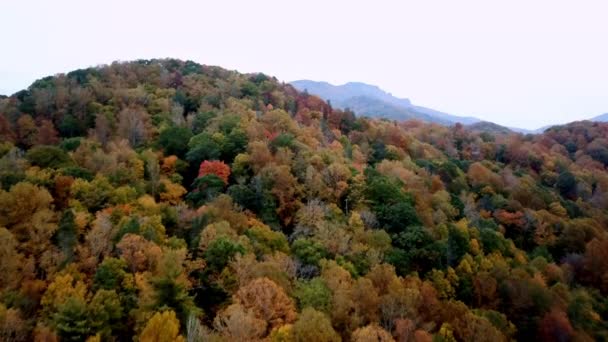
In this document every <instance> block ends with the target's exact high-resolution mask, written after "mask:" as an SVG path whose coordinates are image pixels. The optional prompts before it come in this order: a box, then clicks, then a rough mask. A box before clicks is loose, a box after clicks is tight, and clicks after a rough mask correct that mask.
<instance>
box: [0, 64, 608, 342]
mask: <svg viewBox="0 0 608 342" xmlns="http://www.w3.org/2000/svg"><path fill="white" fill-rule="evenodd" d="M607 295H608V123H597V122H589V121H581V122H574V123H571V124H568V125H564V126H555V127H552V128H549V129H547V130H546V131H545V132H544V133H542V134H536V135H532V134H528V135H523V134H516V133H499V132H488V131H482V130H470V129H468V128H466V127H465V126H462V125H460V124H456V125H453V126H450V127H448V126H442V125H439V124H432V123H422V122H418V121H403V122H398V121H391V120H386V119H372V118H367V117H362V116H358V115H357V114H356V113H353V112H352V111H350V110H348V109H345V110H339V109H335V108H332V107H331V104H329V103H327V102H325V101H323V100H322V99H320V98H318V97H316V96H313V95H310V94H308V93H307V92H306V91H303V92H300V91H297V90H296V89H295V88H293V87H292V86H291V85H289V84H285V83H282V82H279V81H278V80H277V79H276V78H274V77H271V76H267V75H264V74H261V73H260V74H241V73H238V72H236V71H229V70H225V69H222V68H220V67H214V66H206V65H200V64H197V63H194V62H191V61H180V60H175V59H162V60H138V61H133V62H115V63H112V64H111V65H104V66H99V67H93V68H88V69H81V70H75V71H72V72H68V73H66V74H59V75H56V76H51V77H46V78H43V79H40V80H37V81H36V82H34V83H33V84H32V85H31V86H30V87H29V88H28V89H26V90H22V91H19V92H17V93H15V94H14V95H12V96H9V97H7V96H2V97H0V341H49V342H52V341H90V342H93V341H188V342H196V341H276V342H279V341H283V342H289V341H294V342H295V341H357V342H368V341H369V342H371V341H382V342H387V341H403V342H408V341H417V342H426V341H445V342H449V341H492V342H493V341H513V340H534V339H536V340H539V341H594V340H599V341H606V340H608V296H607Z"/></svg>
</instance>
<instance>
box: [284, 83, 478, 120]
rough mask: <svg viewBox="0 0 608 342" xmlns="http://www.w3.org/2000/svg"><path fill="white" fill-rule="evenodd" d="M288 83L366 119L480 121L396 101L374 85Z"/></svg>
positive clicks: (399, 100)
mask: <svg viewBox="0 0 608 342" xmlns="http://www.w3.org/2000/svg"><path fill="white" fill-rule="evenodd" d="M291 84H292V85H293V86H294V87H295V88H296V89H298V90H300V91H304V90H306V91H308V92H309V93H310V94H314V95H317V96H319V97H321V98H322V99H326V100H329V101H331V103H332V105H333V106H335V107H336V108H340V109H346V108H349V109H351V110H353V111H354V112H355V113H358V114H361V115H366V116H370V117H385V118H391V119H394V120H408V119H417V120H422V121H425V122H434V123H439V124H447V125H449V124H454V123H456V122H460V123H462V124H465V125H466V124H473V123H475V122H479V121H480V120H479V119H477V118H472V117H462V116H455V115H450V114H446V113H442V112H439V111H436V110H433V109H429V108H425V107H421V106H415V105H413V104H412V103H411V102H410V100H409V99H401V98H397V97H395V96H393V95H391V94H389V93H387V92H385V91H383V90H382V89H380V88H379V87H377V86H374V85H369V84H365V83H361V82H349V83H346V84H343V85H339V86H336V85H332V84H330V83H327V82H316V81H309V80H299V81H294V82H291Z"/></svg>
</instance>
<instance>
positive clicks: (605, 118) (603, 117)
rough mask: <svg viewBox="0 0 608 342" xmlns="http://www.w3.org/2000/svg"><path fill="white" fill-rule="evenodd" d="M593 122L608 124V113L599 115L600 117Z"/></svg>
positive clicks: (593, 119)
mask: <svg viewBox="0 0 608 342" xmlns="http://www.w3.org/2000/svg"><path fill="white" fill-rule="evenodd" d="M591 121H597V122H608V113H604V114H602V115H598V116H596V117H594V118H592V119H591Z"/></svg>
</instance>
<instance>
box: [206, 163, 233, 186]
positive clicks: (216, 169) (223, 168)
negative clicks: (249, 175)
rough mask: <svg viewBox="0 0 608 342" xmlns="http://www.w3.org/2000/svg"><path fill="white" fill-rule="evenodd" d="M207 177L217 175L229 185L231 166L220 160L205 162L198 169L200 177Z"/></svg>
mask: <svg viewBox="0 0 608 342" xmlns="http://www.w3.org/2000/svg"><path fill="white" fill-rule="evenodd" d="M207 175H216V176H218V177H219V178H220V179H221V180H223V181H224V183H225V184H228V177H230V166H228V165H226V163H224V162H222V161H218V160H205V161H203V162H202V163H201V166H200V167H199V169H198V176H199V177H203V176H207Z"/></svg>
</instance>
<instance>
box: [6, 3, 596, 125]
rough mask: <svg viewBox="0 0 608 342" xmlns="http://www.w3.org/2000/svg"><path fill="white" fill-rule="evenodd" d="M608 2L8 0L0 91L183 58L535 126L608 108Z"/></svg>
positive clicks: (509, 123)
mask: <svg viewBox="0 0 608 342" xmlns="http://www.w3.org/2000/svg"><path fill="white" fill-rule="evenodd" d="M607 15H608V2H607V1H601V0H598V1H584V0H576V1H574V0H571V1H560V0H535V1H531V0H526V1H519V0H515V1H514V0H510V1H490V0H479V1H469V0H458V1H454V0H449V1H433V0H420V1H382V0H374V1H353V0H351V1H330V0H322V1H321V0H307V1H288V0H276V1H266V0H258V1H252V0H243V1H229V0H222V1H177V0H171V1H164V2H161V1H150V0H148V1H127V0H110V1H109V0H104V1H92V0H89V1H82V0H74V1H68V0H53V1H47V0H41V1H33V0H7V1H3V3H2V4H0V32H1V33H2V38H1V40H0V94H12V93H14V92H16V91H18V90H20V89H23V88H26V87H27V86H28V85H29V84H31V83H32V82H33V81H34V80H35V79H38V78H40V77H43V76H46V75H52V74H56V73H60V72H67V71H70V70H72V69H76V68H82V67H88V66H94V65H98V64H104V63H110V62H112V61H114V60H132V59H138V58H154V57H175V58H181V59H192V60H194V61H196V62H199V63H202V64H212V65H219V66H222V67H225V68H229V69H236V70H239V71H242V72H253V71H261V72H264V73H267V74H270V75H274V76H276V77H277V78H279V79H280V80H283V81H286V82H288V81H293V80H297V79H312V80H323V81H328V82H331V83H334V84H342V83H345V82H348V81H360V82H366V83H371V84H375V85H378V86H380V87H381V88H383V89H385V90H387V91H389V92H391V93H393V94H394V95H396V96H399V97H407V98H409V99H411V100H412V102H413V103H415V104H418V105H422V106H426V107H430V108H433V109H437V110H441V111H445V112H448V113H451V114H456V115H473V116H477V117H479V118H482V119H485V120H490V121H494V122H496V123H499V124H503V125H509V126H517V127H524V128H537V127H540V126H544V125H547V124H550V123H563V122H568V121H572V120H576V119H584V118H590V117H592V116H595V115H599V114H601V113H605V112H608V44H607V39H608V17H607Z"/></svg>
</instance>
